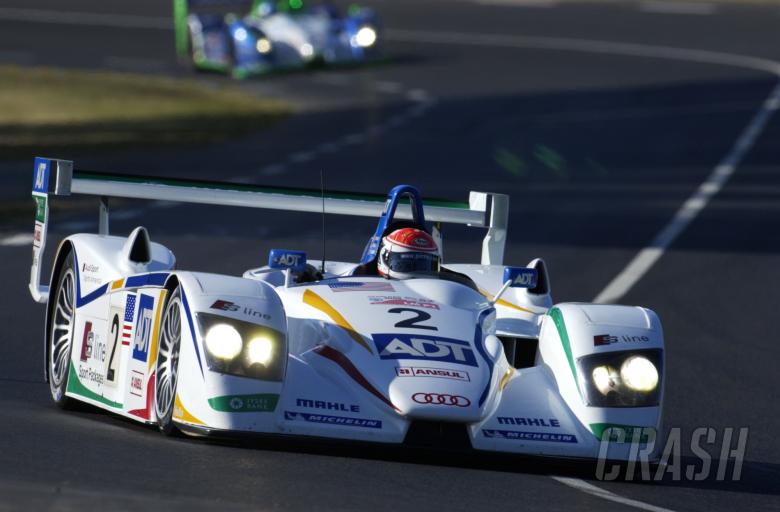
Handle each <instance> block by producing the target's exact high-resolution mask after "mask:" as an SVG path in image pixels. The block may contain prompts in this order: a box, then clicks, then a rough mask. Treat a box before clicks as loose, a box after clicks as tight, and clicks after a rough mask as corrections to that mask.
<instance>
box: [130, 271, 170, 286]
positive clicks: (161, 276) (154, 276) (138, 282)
mask: <svg viewBox="0 0 780 512" xmlns="http://www.w3.org/2000/svg"><path fill="white" fill-rule="evenodd" d="M169 275H170V273H168V272H152V273H151V274H141V275H137V276H130V277H128V278H127V279H125V288H140V287H141V286H163V285H165V281H166V280H167V279H168V276H169Z"/></svg>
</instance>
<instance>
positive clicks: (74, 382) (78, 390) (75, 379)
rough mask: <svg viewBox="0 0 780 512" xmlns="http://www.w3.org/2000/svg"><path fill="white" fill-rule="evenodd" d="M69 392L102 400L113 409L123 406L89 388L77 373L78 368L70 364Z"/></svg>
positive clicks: (102, 402)
mask: <svg viewBox="0 0 780 512" xmlns="http://www.w3.org/2000/svg"><path fill="white" fill-rule="evenodd" d="M68 393H73V394H74V395H79V396H83V397H84V398H89V399H90V400H94V401H96V402H100V403H101V404H103V405H107V406H109V407H111V408H113V409H121V408H122V404H120V403H117V402H112V401H111V400H109V399H108V398H105V397H103V396H101V395H98V394H97V393H95V392H94V391H92V390H91V389H87V387H86V386H85V385H84V384H82V383H81V381H80V380H79V376H78V375H77V374H76V369H75V368H73V365H71V366H70V370H69V371H68Z"/></svg>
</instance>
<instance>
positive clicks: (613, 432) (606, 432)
mask: <svg viewBox="0 0 780 512" xmlns="http://www.w3.org/2000/svg"><path fill="white" fill-rule="evenodd" d="M590 430H591V431H592V432H593V435H594V436H596V437H597V438H598V439H601V440H602V441H610V442H613V443H631V442H632V441H633V442H636V441H639V442H640V443H647V442H648V440H649V435H652V437H653V439H654V438H655V434H656V432H655V429H654V428H652V427H637V426H634V425H618V424H615V423H591V424H590ZM634 437H636V439H634Z"/></svg>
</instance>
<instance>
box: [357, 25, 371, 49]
mask: <svg viewBox="0 0 780 512" xmlns="http://www.w3.org/2000/svg"><path fill="white" fill-rule="evenodd" d="M376 40H377V34H376V30H375V29H374V28H373V27H370V26H368V25H364V26H362V27H360V29H359V30H358V31H357V32H356V33H355V36H354V37H353V46H360V47H361V48H369V47H371V46H374V44H376Z"/></svg>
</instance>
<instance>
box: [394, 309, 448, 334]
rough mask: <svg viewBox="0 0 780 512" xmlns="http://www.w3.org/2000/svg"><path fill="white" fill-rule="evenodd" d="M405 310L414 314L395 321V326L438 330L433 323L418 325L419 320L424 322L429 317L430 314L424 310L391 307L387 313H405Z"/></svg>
mask: <svg viewBox="0 0 780 512" xmlns="http://www.w3.org/2000/svg"><path fill="white" fill-rule="evenodd" d="M407 311H408V312H409V313H414V314H415V315H416V316H414V317H412V318H407V319H405V320H401V321H400V322H397V323H396V324H395V326H396V327H405V328H407V329H425V330H427V331H438V330H439V329H437V328H436V327H434V326H433V325H419V323H420V322H425V321H426V320H430V319H431V315H430V314H429V313H426V312H425V311H420V310H419V309H412V308H392V309H388V310H387V312H388V313H406V312H407Z"/></svg>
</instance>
